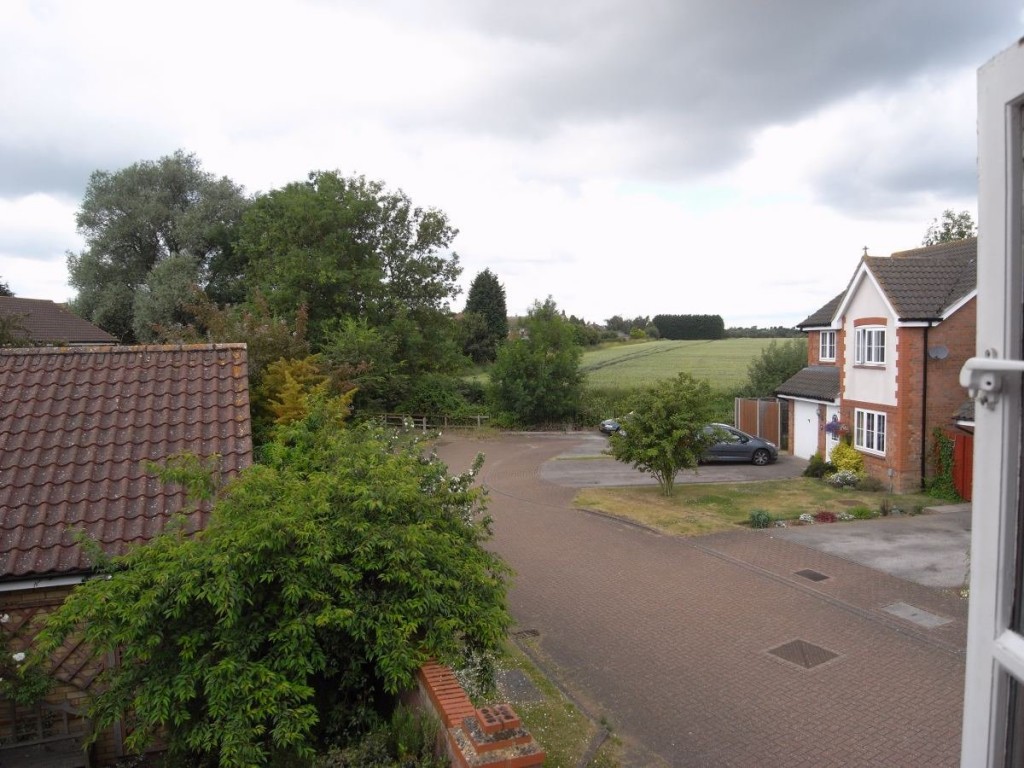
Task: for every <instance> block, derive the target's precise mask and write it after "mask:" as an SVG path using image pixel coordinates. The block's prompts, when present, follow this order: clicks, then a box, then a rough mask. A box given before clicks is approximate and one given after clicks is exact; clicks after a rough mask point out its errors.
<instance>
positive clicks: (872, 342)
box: [854, 325, 885, 365]
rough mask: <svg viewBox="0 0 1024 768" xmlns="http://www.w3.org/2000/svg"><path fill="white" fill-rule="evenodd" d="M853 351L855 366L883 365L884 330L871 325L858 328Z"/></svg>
mask: <svg viewBox="0 0 1024 768" xmlns="http://www.w3.org/2000/svg"><path fill="white" fill-rule="evenodd" d="M854 349H855V355H854V362H855V363H857V365H885V328H883V327H880V326H873V325H865V326H863V327H861V328H858V329H857V333H856V337H855V340H854Z"/></svg>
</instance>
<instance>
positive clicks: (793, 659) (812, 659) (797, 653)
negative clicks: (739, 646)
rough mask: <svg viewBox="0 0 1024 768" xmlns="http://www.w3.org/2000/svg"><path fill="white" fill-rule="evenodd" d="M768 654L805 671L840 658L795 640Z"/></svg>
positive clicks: (825, 650)
mask: <svg viewBox="0 0 1024 768" xmlns="http://www.w3.org/2000/svg"><path fill="white" fill-rule="evenodd" d="M768 653H770V654H772V655H773V656H778V657H779V658H780V659H782V660H783V661H788V662H789V663H790V664H796V665H797V666H798V667H803V668H804V669H811V668H812V667H816V666H818V665H819V664H824V663H825V662H826V661H831V660H832V659H834V658H836V657H838V656H839V654H838V653H832V651H830V650H828V649H827V648H822V647H821V646H820V645H815V644H814V643H808V642H807V641H806V640H793V641H792V642H789V643H786V644H785V645H780V646H779V647H778V648H772V649H771V650H770V651H768Z"/></svg>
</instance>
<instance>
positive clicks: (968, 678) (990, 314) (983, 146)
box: [960, 45, 1024, 768]
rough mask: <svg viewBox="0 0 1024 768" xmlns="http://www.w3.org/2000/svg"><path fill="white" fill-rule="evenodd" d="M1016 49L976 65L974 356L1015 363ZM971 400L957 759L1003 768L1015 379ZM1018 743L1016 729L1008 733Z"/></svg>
mask: <svg viewBox="0 0 1024 768" xmlns="http://www.w3.org/2000/svg"><path fill="white" fill-rule="evenodd" d="M1022 110H1024V47H1021V46H1018V45H1014V46H1012V47H1010V48H1009V49H1007V50H1006V51H1004V52H1003V53H1001V54H999V55H998V56H996V57H995V58H994V59H992V61H990V62H988V63H987V64H986V65H985V66H983V67H982V68H981V69H980V70H979V71H978V179H979V184H978V303H977V307H978V323H977V350H978V355H977V357H978V358H979V359H980V360H987V359H991V358H998V359H1000V360H1019V359H1020V356H1021V343H1022V325H1024V317H1022V311H1021V301H1022V299H1024V286H1022V279H1024V269H1022V261H1024V258H1022V257H1024V243H1022V236H1021V226H1022V218H1024V215H1022V208H1024V191H1022V187H1024V140H1022V131H1024V117H1022ZM998 378H999V379H1000V380H1001V391H1000V392H999V397H998V399H997V401H996V402H994V403H992V402H991V401H989V402H990V404H989V405H986V404H984V403H982V402H981V401H980V400H979V402H978V403H977V404H976V406H975V442H974V484H973V488H974V491H973V499H972V506H973V515H972V517H973V521H972V530H971V573H970V588H971V597H970V612H969V616H968V622H967V665H966V675H965V682H964V716H963V740H962V742H961V755H960V761H961V765H964V766H968V765H969V766H990V767H992V768H994V767H995V766H1003V765H1005V764H1006V762H1007V760H1008V759H1009V757H1010V756H1009V755H1008V754H1007V738H1008V736H1009V734H1010V733H1011V731H1010V727H1011V724H1010V719H1011V715H1012V713H1011V711H1010V705H1009V692H1010V689H1011V682H1010V681H1011V678H1015V679H1016V680H1017V681H1024V635H1022V634H1021V633H1020V632H1016V631H1014V630H1012V629H1011V628H1010V627H1011V623H1010V621H1011V615H1012V611H1013V602H1014V594H1015V588H1016V587H1017V584H1016V581H1017V579H1016V567H1015V563H1016V553H1017V541H1018V536H1019V533H1018V519H1019V514H1018V504H1019V501H1020V500H1019V499H1018V488H1019V487H1020V474H1021V464H1022V460H1021V450H1020V423H1021V375H1020V374H1014V373H1005V374H1001V375H998ZM1013 735H1014V738H1015V739H1017V740H1020V739H1022V738H1024V734H1021V733H1016V732H1014V734H1013Z"/></svg>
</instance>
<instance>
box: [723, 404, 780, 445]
mask: <svg viewBox="0 0 1024 768" xmlns="http://www.w3.org/2000/svg"><path fill="white" fill-rule="evenodd" d="M734 408H735V414H734V419H735V422H734V423H735V424H736V428H737V429H742V430H743V431H744V432H747V433H749V434H751V435H756V436H757V437H763V438H764V439H765V440H771V441H772V442H773V443H775V444H776V445H778V446H782V419H781V416H780V414H781V410H780V408H779V401H778V400H776V399H775V398H746V397H737V398H736V401H735V405H734Z"/></svg>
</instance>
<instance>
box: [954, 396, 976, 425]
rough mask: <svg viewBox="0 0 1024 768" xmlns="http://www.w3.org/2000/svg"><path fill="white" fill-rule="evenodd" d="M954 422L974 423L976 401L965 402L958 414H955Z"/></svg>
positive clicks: (957, 411) (958, 409)
mask: <svg viewBox="0 0 1024 768" xmlns="http://www.w3.org/2000/svg"><path fill="white" fill-rule="evenodd" d="M953 421H956V422H970V423H974V400H973V399H968V400H965V401H964V402H963V403H962V404H961V405H960V407H959V408H957V410H956V413H955V414H953Z"/></svg>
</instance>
